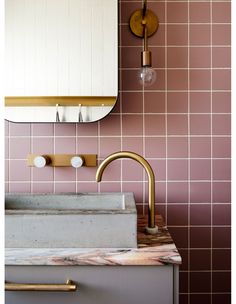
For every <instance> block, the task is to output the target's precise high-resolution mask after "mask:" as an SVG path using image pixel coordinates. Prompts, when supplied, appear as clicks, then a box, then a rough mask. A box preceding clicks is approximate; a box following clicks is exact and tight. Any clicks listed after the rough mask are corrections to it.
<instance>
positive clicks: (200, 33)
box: [189, 24, 211, 46]
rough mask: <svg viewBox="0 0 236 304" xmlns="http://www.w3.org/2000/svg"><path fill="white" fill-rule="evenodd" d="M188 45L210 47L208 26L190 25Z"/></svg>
mask: <svg viewBox="0 0 236 304" xmlns="http://www.w3.org/2000/svg"><path fill="white" fill-rule="evenodd" d="M189 35H190V36H189V38H190V45H198V46H200V45H210V40H211V37H210V25H206V24H190V33H189Z"/></svg>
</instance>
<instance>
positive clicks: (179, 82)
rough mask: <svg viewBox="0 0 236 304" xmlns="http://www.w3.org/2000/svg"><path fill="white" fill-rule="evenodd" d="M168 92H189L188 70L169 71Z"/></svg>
mask: <svg viewBox="0 0 236 304" xmlns="http://www.w3.org/2000/svg"><path fill="white" fill-rule="evenodd" d="M167 88H168V90H187V89H188V71H187V70H168V71H167Z"/></svg>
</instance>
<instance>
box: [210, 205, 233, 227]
mask: <svg viewBox="0 0 236 304" xmlns="http://www.w3.org/2000/svg"><path fill="white" fill-rule="evenodd" d="M230 224H231V206H230V204H216V205H213V225H230Z"/></svg>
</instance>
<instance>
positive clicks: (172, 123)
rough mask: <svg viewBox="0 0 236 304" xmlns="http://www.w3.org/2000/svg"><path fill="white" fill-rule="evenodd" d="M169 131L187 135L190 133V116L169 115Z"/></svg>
mask: <svg viewBox="0 0 236 304" xmlns="http://www.w3.org/2000/svg"><path fill="white" fill-rule="evenodd" d="M167 133H168V135H186V134H188V117H187V115H185V114H176V115H175V114H168V115H167Z"/></svg>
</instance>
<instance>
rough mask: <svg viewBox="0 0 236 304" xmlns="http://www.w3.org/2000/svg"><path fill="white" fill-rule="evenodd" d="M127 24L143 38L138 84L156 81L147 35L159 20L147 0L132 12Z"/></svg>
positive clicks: (153, 29)
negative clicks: (148, 7)
mask: <svg viewBox="0 0 236 304" xmlns="http://www.w3.org/2000/svg"><path fill="white" fill-rule="evenodd" d="M129 25H130V29H131V32H132V33H133V34H134V35H135V36H137V37H139V38H142V39H144V46H143V51H142V53H141V69H140V70H139V72H138V80H139V82H140V84H142V85H144V86H150V85H152V84H153V83H154V82H155V81H156V71H155V70H154V69H153V68H152V53H151V51H149V50H148V37H150V36H152V35H153V34H154V33H155V32H156V31H157V29H158V25H159V21H158V18H157V16H156V15H155V14H154V12H153V11H151V10H148V9H147V0H144V1H143V8H142V9H139V10H136V11H134V12H133V14H132V15H131V17H130V21H129Z"/></svg>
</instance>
